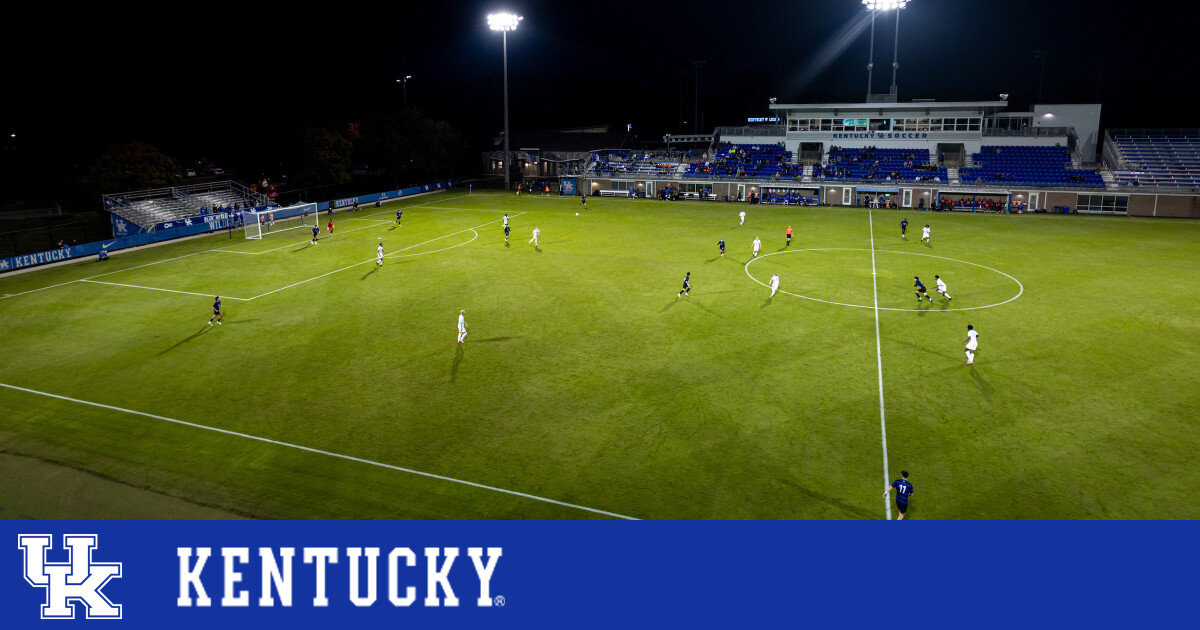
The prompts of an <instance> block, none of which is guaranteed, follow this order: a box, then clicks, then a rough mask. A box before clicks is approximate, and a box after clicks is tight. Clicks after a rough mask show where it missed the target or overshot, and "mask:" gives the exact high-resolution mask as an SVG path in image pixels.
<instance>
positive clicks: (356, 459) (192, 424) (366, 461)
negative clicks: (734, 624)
mask: <svg viewBox="0 0 1200 630" xmlns="http://www.w3.org/2000/svg"><path fill="white" fill-rule="evenodd" d="M0 387H5V388H8V389H12V390H16V391H19V392H25V393H27V394H34V395H37V396H45V397H46V398H55V399H58V400H65V401H67V402H73V403H77V404H80V405H88V406H91V407H99V408H101V409H109V410H112V411H120V412H122V413H128V414H132V415H135V416H142V417H144V418H151V419H153V420H161V421H163V422H170V423H172V424H178V425H183V426H187V427H192V428H194V429H204V430H205V431H213V432H215V433H222V434H225V435H231V436H234V437H240V438H245V439H247V440H254V441H256V442H264V443H267V444H274V445H276V446H283V447H286V448H291V449H296V450H299V451H304V452H307V453H314V454H317V455H324V456H326V457H333V458H336V459H342V460H346V461H351V462H357V463H359V464H366V465H368V466H375V467H377V468H385V469H387V470H394V471H397V472H402V473H408V474H410V475H416V476H418V477H427V478H429V479H437V480H439V481H447V482H450V483H457V484H461V485H464V486H470V487H472V488H479V489H481V490H490V491H492V492H499V493H501V494H507V495H511V496H515V497H522V498H525V499H531V500H533V501H540V502H542V503H549V504H552V505H557V506H561V507H566V508H571V509H575V510H583V511H585V512H591V513H593V514H600V515H602V516H608V517H611V518H617V519H623V520H627V521H636V520H638V519H636V518H634V517H632V516H625V515H623V514H617V513H615V512H606V511H604V510H598V509H596V508H590V507H587V506H585V505H576V504H574V503H567V502H565V501H557V500H555V499H548V498H546V497H539V496H537V495H533V494H528V493H525V492H519V491H516V490H508V489H505V488H497V487H495V486H489V485H486V484H482V483H476V482H474V481H467V480H465V479H455V478H454V477H446V476H444V475H437V474H434V473H428V472H424V471H420V470H413V469H411V468H404V467H401V466H393V465H391V464H384V463H382V462H376V461H372V460H369V459H363V458H361V457H354V456H353V455H343V454H341V453H334V452H332V451H323V450H321V449H318V448H312V447H309V446H301V445H299V444H292V443H290V442H281V441H279V440H272V439H270V438H264V437H259V436H257V435H250V434H249V433H239V432H237V431H230V430H228V429H220V428H217V427H210V426H208V425H204V424H196V423H195V422H188V421H186V420H177V419H175V418H168V417H166V416H159V415H155V414H152V413H146V412H144V411H136V410H133V409H125V408H123V407H114V406H112V405H105V404H102V403H97V402H91V401H88V400H80V399H78V398H70V397H68V396H60V395H58V394H51V393H49V392H42V391H38V390H36V389H28V388H25V387H18V386H16V385H9V384H8V383H0Z"/></svg>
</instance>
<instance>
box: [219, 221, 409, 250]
mask: <svg viewBox="0 0 1200 630" xmlns="http://www.w3.org/2000/svg"><path fill="white" fill-rule="evenodd" d="M350 220H351V221H371V219H350ZM384 223H391V221H381V220H378V219H376V220H374V224H373V225H364V226H363V227H358V228H354V229H353V230H342V231H340V232H338V234H349V233H351V232H357V231H359V230H369V229H371V228H373V227H379V226H380V225H382V224H384ZM308 229H310V230H311V229H312V228H308ZM325 238H330V237H328V236H326V237H325ZM309 242H312V241H311V240H308V241H293V242H291V243H288V244H287V245H280V246H279V247H272V248H271V249H265V250H263V251H261V252H241V251H238V250H236V249H222V248H217V249H210V250H208V251H210V252H221V253H224V254H245V255H247V256H261V255H262V254H269V253H271V252H277V251H279V250H281V249H287V248H289V247H295V246H297V245H303V244H305V243H309Z"/></svg>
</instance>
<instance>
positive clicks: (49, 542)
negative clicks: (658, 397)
mask: <svg viewBox="0 0 1200 630" xmlns="http://www.w3.org/2000/svg"><path fill="white" fill-rule="evenodd" d="M1198 533H1200V526H1198V525H1197V523H1195V522H1173V523H1172V522H936V523H934V522H924V523H923V522H903V523H897V522H883V521H879V522H828V523H826V522H638V523H628V522H596V521H592V522H547V521H534V522H521V521H502V522H486V521H484V522H426V521H415V522H408V521H397V522H337V521H334V522H215V523H206V522H136V521H130V522H121V521H69V522H50V521H47V522H39V521H7V522H0V543H2V544H0V600H2V602H3V610H4V623H5V626H4V627H6V628H8V627H11V628H29V627H41V626H43V625H45V624H44V623H43V620H51V619H71V618H73V619H76V620H83V619H85V618H90V619H96V620H98V619H109V620H114V621H113V623H112V624H111V625H116V626H119V627H132V628H214V627H221V628H272V627H287V628H294V627H299V628H333V627H345V628H358V627H395V628H425V627H438V628H455V627H472V628H479V627H519V628H540V627H564V628H577V627H587V628H593V627H594V628H613V627H638V628H641V627H672V628H673V627H691V626H696V627H736V628H742V627H760V626H766V625H771V626H784V627H831V626H832V627H858V626H866V625H872V626H887V625H899V626H905V625H916V626H919V627H952V628H978V627H1004V628H1010V627H1047V628H1063V627H1070V628H1075V627H1085V626H1090V625H1099V626H1101V627H1113V626H1129V627H1138V628H1142V627H1151V628H1153V627H1164V626H1172V627H1174V626H1187V625H1191V624H1193V623H1194V622H1195V621H1194V619H1195V617H1194V611H1193V610H1192V607H1193V605H1192V602H1193V600H1192V597H1194V596H1195V593H1196V587H1197V579H1196V577H1195V572H1194V567H1195V566H1196V562H1197V561H1198V560H1200V552H1198V551H1197V550H1196V545H1195V544H1194V541H1195V539H1196V535H1197V534H1198ZM118 619H119V620H120V621H115V620H118ZM97 625H103V626H106V627H107V626H108V625H110V624H99V623H98V624H97Z"/></svg>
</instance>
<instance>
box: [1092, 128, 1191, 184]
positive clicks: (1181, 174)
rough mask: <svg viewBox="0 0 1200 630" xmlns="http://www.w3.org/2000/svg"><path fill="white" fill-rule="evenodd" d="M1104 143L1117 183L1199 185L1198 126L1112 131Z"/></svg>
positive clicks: (1106, 155)
mask: <svg viewBox="0 0 1200 630" xmlns="http://www.w3.org/2000/svg"><path fill="white" fill-rule="evenodd" d="M1105 145H1106V146H1105V157H1106V158H1107V159H1108V161H1109V168H1110V169H1111V170H1112V174H1113V180H1114V181H1115V182H1116V183H1117V184H1119V185H1124V186H1172V187H1188V188H1200V129H1178V130H1158V131H1154V130H1114V131H1112V132H1109V133H1106V134H1105Z"/></svg>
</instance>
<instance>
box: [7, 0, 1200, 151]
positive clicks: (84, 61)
mask: <svg viewBox="0 0 1200 630" xmlns="http://www.w3.org/2000/svg"><path fill="white" fill-rule="evenodd" d="M1152 4H1154V3H1149V4H1147V3H1143V5H1139V6H1142V7H1147V8H1145V9H1139V10H1138V11H1137V12H1136V13H1137V14H1136V15H1130V13H1133V11H1132V10H1131V6H1132V5H1129V4H1128V3H1125V4H1124V5H1123V8H1122V9H1119V10H1103V9H1102V8H1099V7H1102V6H1103V5H1102V4H1097V3H1085V2H1050V1H1047V0H1037V1H1035V0H1009V1H1006V2H970V1H966V0H914V1H913V2H912V4H911V5H910V6H909V8H908V9H906V10H905V11H904V13H903V16H902V18H901V26H902V35H901V42H900V63H901V68H900V78H899V84H900V97H901V100H902V101H904V100H910V99H913V98H935V99H938V100H956V99H980V100H982V99H994V98H996V96H997V95H998V94H999V93H1000V92H1007V93H1010V94H1011V95H1012V96H1011V100H1010V102H1011V103H1012V104H1013V109H1019V110H1023V109H1026V108H1027V107H1028V105H1029V104H1031V103H1032V102H1033V101H1035V100H1036V95H1037V90H1038V81H1039V71H1040V69H1041V66H1040V65H1039V64H1040V61H1039V60H1038V59H1036V58H1035V56H1034V54H1033V51H1035V50H1039V49H1041V50H1045V51H1046V55H1047V61H1046V63H1045V79H1044V96H1043V99H1042V100H1043V101H1044V102H1049V103H1053V102H1094V101H1096V100H1099V101H1100V102H1102V103H1103V104H1104V118H1103V120H1102V124H1103V125H1104V126H1106V127H1127V126H1189V125H1190V126H1200V124H1198V123H1197V122H1196V120H1194V119H1193V117H1191V116H1189V114H1190V111H1189V110H1190V109H1191V108H1190V100H1191V99H1192V98H1193V97H1194V96H1195V92H1196V87H1195V86H1196V82H1195V81H1194V80H1185V79H1181V78H1180V74H1181V72H1183V73H1187V72H1189V68H1188V64H1190V63H1191V60H1192V59H1193V58H1194V55H1193V50H1192V44H1191V43H1190V42H1191V41H1192V36H1191V34H1190V33H1187V32H1185V29H1189V26H1188V25H1187V22H1186V21H1184V20H1182V19H1171V18H1170V17H1166V19H1164V17H1165V13H1166V8H1167V5H1165V3H1164V4H1163V7H1162V10H1161V11H1159V10H1153V9H1152V7H1151V5H1152ZM304 6H305V8H304V9H301V8H300V7H301V5H289V6H288V8H286V9H266V8H259V7H253V8H248V7H247V6H244V5H220V4H209V3H188V4H186V5H185V4H182V3H172V5H171V6H161V7H159V8H156V9H151V10H143V9H141V8H139V9H136V10H134V9H120V8H114V6H113V5H111V4H110V5H97V4H92V5H89V6H85V7H82V8H76V7H74V6H71V5H61V4H59V5H54V4H52V3H38V4H37V5H33V6H31V5H21V6H10V7H7V8H6V13H7V15H6V18H7V19H6V20H5V29H4V31H5V32H4V37H3V38H2V39H0V42H2V43H0V46H3V48H4V60H5V61H4V64H3V70H2V72H3V84H4V85H5V86H6V89H5V97H4V99H3V125H4V127H6V132H7V133H6V134H5V135H8V134H10V133H16V134H18V136H19V138H20V139H21V142H26V143H29V142H32V143H47V144H57V146H60V147H61V150H63V151H86V150H94V149H93V148H94V147H100V146H104V145H105V144H107V143H111V142H114V141H118V140H126V139H139V140H145V141H149V142H152V143H154V144H157V145H158V146H160V147H161V148H162V149H163V150H165V151H167V152H168V153H171V154H173V155H176V156H179V157H193V156H198V155H205V156H213V157H214V159H220V158H221V157H222V156H230V155H232V154H235V153H236V152H238V151H245V150H247V148H249V147H253V146H255V145H258V144H259V143H261V142H268V143H269V142H271V141H273V140H275V139H277V138H279V137H282V134H284V133H286V130H287V129H290V128H293V127H295V126H296V125H298V124H310V123H317V124H321V123H325V122H331V121H339V120H354V119H355V118H356V117H359V116H362V115H363V114H364V113H365V112H369V111H371V110H373V109H378V108H384V107H399V106H400V104H401V98H402V97H401V92H400V88H399V86H398V85H396V84H395V82H394V80H395V78H396V76H397V75H402V74H411V75H413V76H414V78H413V80H412V82H411V83H410V84H409V86H408V103H409V105H410V106H411V107H415V108H418V109H420V110H421V111H422V112H424V113H425V114H427V115H430V116H432V117H435V118H441V119H444V120H447V121H449V122H450V123H451V124H453V125H454V126H456V127H457V128H459V129H460V130H462V131H463V133H464V136H465V138H466V139H467V141H468V142H469V143H470V144H471V146H472V147H479V148H480V149H482V148H483V147H482V142H483V140H484V139H485V138H486V136H487V135H488V134H492V133H495V132H496V131H497V130H499V129H500V128H501V126H502V117H501V37H500V34H499V33H493V32H491V31H489V30H488V28H487V23H486V15H487V13H489V12H490V11H495V10H501V9H507V10H511V11H514V12H517V13H520V14H521V15H523V16H524V17H525V20H524V21H523V22H522V24H521V27H520V28H519V29H518V30H517V31H516V32H515V33H512V34H510V38H509V71H510V81H511V106H512V114H511V116H512V123H511V124H512V128H513V130H514V132H517V131H528V130H535V129H549V128H557V127H567V126H579V125H591V124H603V123H609V124H618V125H623V124H625V123H633V125H634V131H635V132H636V133H638V134H639V135H640V136H641V137H643V138H661V135H662V134H663V133H666V132H674V131H680V130H682V129H681V128H685V129H686V130H688V131H690V130H691V129H692V126H693V124H694V117H693V115H692V112H693V96H692V94H693V74H692V62H693V61H696V60H703V61H705V62H706V63H705V65H704V67H703V69H702V70H701V71H700V76H699V82H700V108H701V110H702V111H703V122H704V126H703V128H702V129H703V130H704V131H711V129H712V127H713V126H715V125H718V124H738V123H739V122H743V121H744V120H745V119H746V117H748V116H764V115H767V109H766V104H767V99H768V98H769V97H777V98H778V99H779V102H844V101H855V100H858V101H861V100H862V99H863V97H864V95H865V91H866V71H865V64H866V60H867V45H868V41H867V33H866V31H865V30H863V27H864V26H865V24H866V23H867V22H866V20H865V19H864V17H865V12H864V10H863V9H862V7H861V5H860V4H859V2H858V1H857V0H819V1H791V2H753V1H751V2H710V1H698V2H661V1H660V2H606V3H582V2H579V3H576V2H539V1H533V0H516V1H513V2H508V3H504V2H482V1H474V0H467V1H451V2H425V3H407V2H404V3H392V4H390V5H389V6H386V7H380V6H374V5H371V4H356V3H333V2H327V3H320V4H318V5H316V8H315V9H309V8H307V5H304ZM1171 6H1174V5H1171ZM185 7H186V8H185ZM877 28H878V36H877V40H876V41H877V45H876V60H875V62H876V72H875V90H876V91H877V92H886V91H887V88H888V84H889V83H890V79H891V76H890V75H891V72H890V63H891V52H892V32H893V31H892V29H893V22H892V18H891V17H890V16H888V17H882V18H880V20H879V21H878V23H877ZM684 121H686V125H684Z"/></svg>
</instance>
